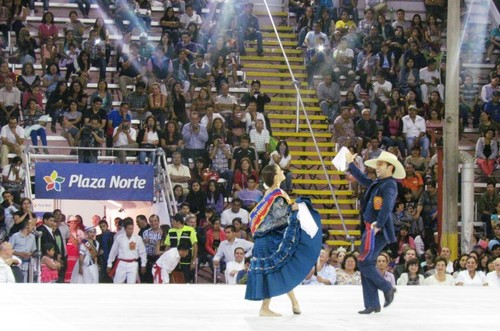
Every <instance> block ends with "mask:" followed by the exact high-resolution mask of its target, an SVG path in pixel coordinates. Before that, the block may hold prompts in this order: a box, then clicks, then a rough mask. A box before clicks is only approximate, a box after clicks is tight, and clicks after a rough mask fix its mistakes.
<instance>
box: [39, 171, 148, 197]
mask: <svg viewBox="0 0 500 331" xmlns="http://www.w3.org/2000/svg"><path fill="white" fill-rule="evenodd" d="M153 188H154V169H153V166H151V165H138V164H130V165H128V164H90V163H79V164H73V163H71V164H64V163H36V168H35V194H36V198H37V199H79V200H132V201H153Z"/></svg>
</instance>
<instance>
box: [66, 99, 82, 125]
mask: <svg viewBox="0 0 500 331" xmlns="http://www.w3.org/2000/svg"><path fill="white" fill-rule="evenodd" d="M62 117H63V119H66V120H67V121H68V123H69V124H70V125H72V126H75V127H77V128H80V127H81V124H82V122H83V115H82V113H81V112H80V111H78V102H77V101H76V100H72V101H70V102H69V106H68V109H66V111H64V114H63V116H62ZM66 128H67V126H66Z"/></svg>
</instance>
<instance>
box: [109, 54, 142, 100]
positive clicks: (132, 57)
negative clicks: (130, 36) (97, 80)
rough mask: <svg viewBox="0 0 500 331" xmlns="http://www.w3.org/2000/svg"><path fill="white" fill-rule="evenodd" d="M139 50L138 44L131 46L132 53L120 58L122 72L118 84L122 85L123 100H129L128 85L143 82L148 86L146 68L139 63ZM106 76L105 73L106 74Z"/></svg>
mask: <svg viewBox="0 0 500 331" xmlns="http://www.w3.org/2000/svg"><path fill="white" fill-rule="evenodd" d="M138 52H139V49H138V47H137V45H136V44H132V45H130V52H129V53H127V54H125V53H124V54H122V56H121V58H120V62H121V70H120V78H119V79H118V84H119V85H120V92H121V93H122V98H124V99H125V98H127V96H128V94H129V92H128V88H127V85H130V84H134V83H137V82H138V81H140V80H142V81H143V82H144V84H147V78H146V75H144V66H143V65H142V63H141V62H140V61H139V54H138ZM104 75H105V73H104Z"/></svg>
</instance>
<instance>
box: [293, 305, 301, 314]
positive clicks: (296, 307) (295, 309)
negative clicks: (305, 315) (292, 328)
mask: <svg viewBox="0 0 500 331" xmlns="http://www.w3.org/2000/svg"><path fill="white" fill-rule="evenodd" d="M292 311H293V313H294V314H295V315H300V313H301V311H300V307H299V303H298V302H297V303H295V304H293V305H292Z"/></svg>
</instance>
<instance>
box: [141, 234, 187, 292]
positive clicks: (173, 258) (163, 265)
mask: <svg viewBox="0 0 500 331" xmlns="http://www.w3.org/2000/svg"><path fill="white" fill-rule="evenodd" d="M190 249H191V247H189V245H186V244H185V243H180V244H179V246H177V247H171V248H170V249H169V250H168V251H166V252H165V253H163V254H162V255H161V256H160V257H159V258H158V260H156V263H155V264H154V265H153V269H151V273H152V274H153V281H154V283H155V284H168V283H169V282H170V276H169V275H170V273H171V272H172V271H174V269H175V267H177V264H179V261H180V260H181V258H184V257H186V256H188V254H189V250H190Z"/></svg>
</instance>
